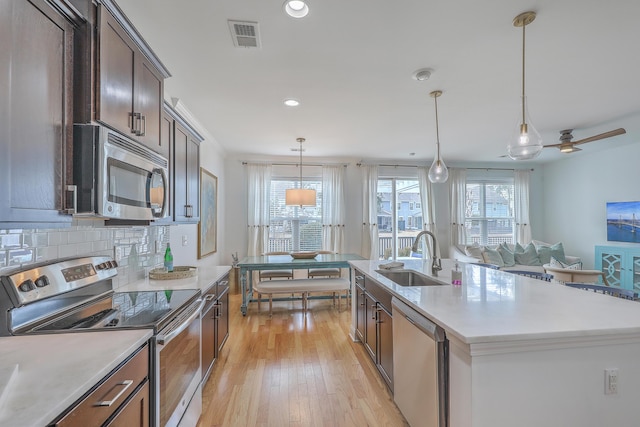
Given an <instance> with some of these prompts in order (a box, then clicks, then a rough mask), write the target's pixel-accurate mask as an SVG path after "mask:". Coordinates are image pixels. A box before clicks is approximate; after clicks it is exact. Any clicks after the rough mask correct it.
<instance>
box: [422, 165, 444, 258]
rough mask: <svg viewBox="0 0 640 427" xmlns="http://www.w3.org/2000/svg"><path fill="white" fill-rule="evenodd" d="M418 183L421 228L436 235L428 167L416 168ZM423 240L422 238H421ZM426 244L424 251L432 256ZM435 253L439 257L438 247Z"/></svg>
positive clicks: (428, 255) (429, 256)
mask: <svg viewBox="0 0 640 427" xmlns="http://www.w3.org/2000/svg"><path fill="white" fill-rule="evenodd" d="M418 184H419V186H420V203H421V204H422V229H423V230H427V231H430V232H432V233H433V234H434V235H436V236H437V235H438V230H437V229H436V222H435V208H434V205H433V187H432V185H431V181H429V169H428V168H426V167H419V168H418ZM423 242H424V240H423ZM425 246H426V252H423V253H425V254H427V257H428V258H433V255H434V254H432V253H431V246H430V245H425ZM435 251H436V253H435V255H437V256H438V257H440V247H436V248H435Z"/></svg>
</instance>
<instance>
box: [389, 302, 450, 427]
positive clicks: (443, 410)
mask: <svg viewBox="0 0 640 427" xmlns="http://www.w3.org/2000/svg"><path fill="white" fill-rule="evenodd" d="M391 307H392V310H393V384H394V386H393V390H394V393H393V399H394V400H395V402H396V405H397V406H398V408H399V409H400V411H401V412H402V415H404V417H405V418H406V420H407V421H408V422H409V424H410V425H411V427H448V426H449V342H448V341H447V338H446V336H445V332H444V329H442V328H441V327H440V326H438V325H436V324H435V323H433V322H431V321H430V320H428V319H427V318H426V317H424V316H423V315H421V314H420V313H418V312H417V311H416V310H414V309H413V308H411V307H409V306H408V305H407V304H405V303H404V302H402V301H400V300H398V299H396V298H395V297H394V298H393V299H392V300H391Z"/></svg>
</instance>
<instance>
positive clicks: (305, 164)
mask: <svg viewBox="0 0 640 427" xmlns="http://www.w3.org/2000/svg"><path fill="white" fill-rule="evenodd" d="M242 165H243V166H244V165H271V166H298V165H300V162H277V163H272V162H247V161H243V162H242ZM302 166H344V167H345V168H346V167H347V166H349V163H303V164H302Z"/></svg>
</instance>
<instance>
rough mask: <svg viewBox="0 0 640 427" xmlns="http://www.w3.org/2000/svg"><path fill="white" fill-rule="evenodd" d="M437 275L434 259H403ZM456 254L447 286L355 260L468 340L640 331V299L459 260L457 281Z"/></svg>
mask: <svg viewBox="0 0 640 427" xmlns="http://www.w3.org/2000/svg"><path fill="white" fill-rule="evenodd" d="M402 262H404V263H405V265H404V268H405V269H412V270H416V271H419V272H422V273H425V274H427V275H429V276H431V264H430V260H422V259H411V260H402ZM454 262H455V261H453V260H442V267H443V269H442V271H440V272H439V273H438V277H437V280H439V281H441V282H442V283H443V284H444V285H442V286H420V287H405V286H400V285H398V284H395V283H394V282H392V281H390V280H389V279H387V278H386V277H384V276H382V275H380V274H378V273H376V271H375V270H377V269H378V268H379V267H378V266H379V265H380V264H382V263H383V262H381V261H370V260H366V261H351V262H350V264H351V265H352V266H353V267H355V268H357V269H359V270H361V271H362V272H364V273H365V275H366V276H369V277H370V278H373V279H374V280H376V281H377V282H378V283H380V284H382V285H383V286H385V287H386V288H388V289H389V290H390V291H391V293H392V294H393V295H394V296H396V297H398V298H399V299H401V300H403V301H405V302H407V303H409V304H410V305H411V306H413V307H414V308H416V310H418V311H419V312H421V313H422V314H423V315H425V316H426V317H427V318H429V319H431V320H432V321H434V322H435V323H437V324H439V325H440V326H442V327H443V328H444V329H445V330H446V331H447V334H448V335H450V336H451V335H454V336H456V337H457V338H458V339H459V340H461V341H462V342H464V343H466V344H478V343H498V342H507V341H508V342H515V341H519V340H539V339H543V340H546V341H549V340H555V341H556V342H566V341H567V340H574V341H579V340H585V339H595V338H596V337H597V339H599V340H602V339H606V338H613V337H616V336H617V337H619V336H626V337H636V338H637V337H640V303H639V302H634V301H628V300H624V299H619V298H614V297H611V296H608V295H601V294H595V293H593V292H587V291H584V290H580V289H574V288H569V287H566V286H564V285H560V284H555V283H549V282H544V281H542V280H538V279H532V278H528V277H523V276H518V275H515V274H511V273H507V272H503V271H499V270H492V269H488V268H485V267H480V266H476V265H472V264H464V263H459V265H460V269H461V271H462V285H461V286H454V285H451V284H450V283H451V270H452V268H453V266H454Z"/></svg>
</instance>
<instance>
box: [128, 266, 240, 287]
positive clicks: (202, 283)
mask: <svg viewBox="0 0 640 427" xmlns="http://www.w3.org/2000/svg"><path fill="white" fill-rule="evenodd" d="M190 265H191V266H195V267H197V268H198V271H197V273H196V275H195V276H193V277H187V278H185V279H175V280H149V279H148V278H147V279H141V280H137V281H135V282H131V283H129V284H127V285H125V286H122V287H120V288H118V289H116V292H135V291H158V290H164V289H172V290H176V289H200V291H202V292H203V293H204V292H207V290H209V288H211V286H213V285H214V284H215V283H216V282H217V281H218V280H220V279H221V278H222V277H224V275H225V274H227V273H228V272H229V270H230V269H231V266H228V265H226V266H225V265H222V266H220V265H216V266H210V265H207V264H206V263H195V264H190Z"/></svg>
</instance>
